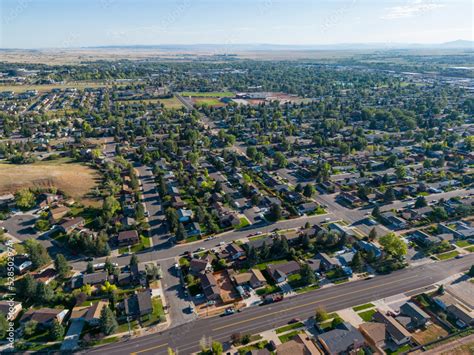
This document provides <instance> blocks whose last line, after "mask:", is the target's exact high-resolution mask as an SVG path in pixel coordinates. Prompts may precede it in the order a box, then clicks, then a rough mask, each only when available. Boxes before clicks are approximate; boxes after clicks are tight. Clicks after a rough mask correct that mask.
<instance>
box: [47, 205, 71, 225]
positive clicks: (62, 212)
mask: <svg viewBox="0 0 474 355" xmlns="http://www.w3.org/2000/svg"><path fill="white" fill-rule="evenodd" d="M69 212H70V209H69V208H68V207H66V206H55V207H52V208H50V210H49V214H48V216H49V221H50V222H51V224H56V223H58V222H59V221H60V220H61V219H62V218H63V217H64V216H66V215H67V214H68V213H69Z"/></svg>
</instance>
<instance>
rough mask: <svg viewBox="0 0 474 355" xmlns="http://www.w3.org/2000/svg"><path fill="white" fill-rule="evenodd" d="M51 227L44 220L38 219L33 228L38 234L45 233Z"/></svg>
mask: <svg viewBox="0 0 474 355" xmlns="http://www.w3.org/2000/svg"><path fill="white" fill-rule="evenodd" d="M50 227H51V224H49V222H48V221H47V220H45V219H41V218H40V219H38V220H37V221H36V222H35V228H36V229H37V230H39V231H40V232H46V231H47V230H48V229H49V228H50Z"/></svg>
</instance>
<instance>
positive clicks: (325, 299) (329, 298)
mask: <svg viewBox="0 0 474 355" xmlns="http://www.w3.org/2000/svg"><path fill="white" fill-rule="evenodd" d="M418 277H419V276H418V275H414V276H410V277H407V278H405V279H403V280H396V281H392V282H388V283H384V284H383V285H377V286H372V287H367V288H365V289H363V290H358V291H351V292H347V293H345V294H344V295H352V294H355V293H361V292H366V291H367V290H371V289H375V288H382V287H387V285H391V284H394V283H397V282H400V281H403V282H404V281H406V280H409V279H414V278H418ZM407 292H408V291H407ZM339 297H341V295H336V296H331V297H328V298H324V299H322V300H319V301H313V302H309V303H305V304H300V305H298V306H294V307H290V308H285V309H282V310H280V311H276V312H273V313H267V314H263V315H261V316H257V317H253V318H248V319H244V320H242V321H239V322H235V323H232V324H229V325H224V326H222V327H217V328H214V329H212V331H217V330H221V329H225V328H229V327H235V326H236V325H238V324H242V323H247V322H250V321H254V320H256V319H260V318H265V317H268V316H271V315H275V314H279V313H283V312H288V311H292V310H294V309H298V308H303V307H306V306H309V305H312V304H316V303H321V302H325V301H329V300H332V299H335V298H339Z"/></svg>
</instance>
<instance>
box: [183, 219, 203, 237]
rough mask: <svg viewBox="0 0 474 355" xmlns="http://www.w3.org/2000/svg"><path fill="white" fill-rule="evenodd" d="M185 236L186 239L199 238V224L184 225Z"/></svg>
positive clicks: (200, 233)
mask: <svg viewBox="0 0 474 355" xmlns="http://www.w3.org/2000/svg"><path fill="white" fill-rule="evenodd" d="M186 235H187V236H188V237H194V236H201V235H202V232H201V227H200V226H199V223H197V222H193V223H189V224H187V225H186Z"/></svg>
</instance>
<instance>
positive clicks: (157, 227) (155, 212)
mask: <svg viewBox="0 0 474 355" xmlns="http://www.w3.org/2000/svg"><path fill="white" fill-rule="evenodd" d="M136 169H137V170H138V173H139V174H140V175H139V179H140V181H141V183H142V187H143V202H145V205H146V210H147V211H148V213H149V217H148V223H149V224H150V228H151V229H150V233H151V236H152V238H153V245H159V244H162V243H167V241H168V238H167V237H166V235H167V227H166V224H165V223H163V222H164V221H165V215H164V211H163V208H162V206H161V202H160V196H159V194H158V191H157V190H156V184H155V179H154V176H153V172H152V171H151V168H149V167H147V166H143V165H142V166H137V167H136Z"/></svg>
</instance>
